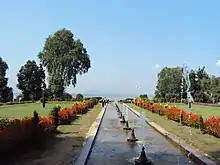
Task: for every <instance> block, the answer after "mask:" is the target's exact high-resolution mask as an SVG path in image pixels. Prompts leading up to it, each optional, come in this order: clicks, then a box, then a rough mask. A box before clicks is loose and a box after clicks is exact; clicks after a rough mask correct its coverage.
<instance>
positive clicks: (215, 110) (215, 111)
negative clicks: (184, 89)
mask: <svg viewBox="0 0 220 165" xmlns="http://www.w3.org/2000/svg"><path fill="white" fill-rule="evenodd" d="M169 104H170V105H176V106H177V107H179V108H181V109H184V110H185V111H188V105H186V104H181V103H176V104H174V103H169ZM191 111H192V112H194V113H196V114H198V115H202V117H203V118H208V117H210V116H220V107H211V106H204V105H196V104H193V105H192V108H191Z"/></svg>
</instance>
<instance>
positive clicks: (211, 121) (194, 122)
mask: <svg viewBox="0 0 220 165" xmlns="http://www.w3.org/2000/svg"><path fill="white" fill-rule="evenodd" d="M134 104H135V105H137V106H139V107H141V108H144V109H147V110H149V111H151V112H152V113H157V114H159V115H161V116H165V117H166V118H167V119H169V120H173V121H176V122H180V115H181V112H182V116H181V118H182V124H183V125H186V126H190V127H195V128H200V129H201V131H202V132H203V133H207V134H210V135H213V136H215V137H218V138H220V117H210V118H208V119H206V120H205V121H204V122H203V119H202V117H201V116H199V115H197V114H194V113H190V116H191V117H190V120H189V113H188V112H186V111H184V110H181V109H179V108H178V107H176V106H168V105H165V106H164V105H162V104H154V103H152V102H150V101H147V100H141V99H136V100H135V102H134Z"/></svg>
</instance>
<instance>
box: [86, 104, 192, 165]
mask: <svg viewBox="0 0 220 165" xmlns="http://www.w3.org/2000/svg"><path fill="white" fill-rule="evenodd" d="M118 106H119V108H120V110H121V111H122V110H123V105H122V104H118ZM122 112H123V111H122ZM126 113H127V116H129V126H130V127H131V128H134V129H135V135H136V138H138V139H139V140H140V141H138V142H137V143H134V144H133V143H128V142H127V137H128V136H130V132H131V131H125V130H123V126H124V124H122V123H120V119H118V118H117V112H116V109H115V105H114V104H109V105H108V106H107V110H106V112H105V115H104V118H103V121H102V123H101V126H100V129H99V131H98V135H97V137H96V139H95V142H94V145H93V148H92V151H91V153H90V155H89V158H88V161H87V163H86V164H87V165H134V159H136V158H137V157H138V156H139V154H140V151H141V147H142V145H144V146H145V148H146V149H145V151H146V156H147V158H148V159H150V160H152V161H153V163H154V164H155V165H177V164H178V156H179V160H180V165H188V164H191V165H194V164H195V163H193V162H191V163H189V161H188V158H187V156H185V155H184V154H183V153H181V152H180V150H179V148H177V147H175V146H173V145H172V144H171V143H170V142H169V141H167V140H166V139H165V138H164V137H163V136H162V135H161V134H159V133H158V132H156V131H155V130H154V129H153V128H151V127H150V126H149V125H148V124H147V123H146V122H145V116H144V115H143V114H142V115H141V117H140V118H138V117H137V116H136V115H135V114H134V113H133V112H131V111H130V110H128V111H126Z"/></svg>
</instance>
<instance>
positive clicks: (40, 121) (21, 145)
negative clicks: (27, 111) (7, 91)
mask: <svg viewBox="0 0 220 165" xmlns="http://www.w3.org/2000/svg"><path fill="white" fill-rule="evenodd" d="M97 103H98V101H97V100H95V99H91V100H88V101H86V102H79V103H78V104H75V105H72V106H71V107H66V108H61V106H60V105H57V106H55V107H54V108H53V110H57V111H58V110H59V112H58V119H59V121H58V123H59V124H69V123H70V122H71V121H73V120H74V119H75V118H76V115H77V114H79V113H81V112H82V111H84V110H86V111H85V112H87V109H88V108H92V107H93V106H94V105H95V104H97ZM53 110H52V111H53ZM53 125H54V122H53V119H52V118H51V117H50V116H48V117H41V116H39V115H38V113H37V112H36V111H34V112H33V116H31V117H26V118H23V119H14V120H8V119H1V120H0V157H1V161H2V158H4V157H5V156H6V157H7V158H8V155H9V156H13V155H16V154H18V153H19V154H20V152H21V151H26V149H27V148H28V149H29V148H30V147H41V146H42V145H43V144H44V143H45V142H46V140H47V135H48V134H49V133H51V131H52V130H51V128H53Z"/></svg>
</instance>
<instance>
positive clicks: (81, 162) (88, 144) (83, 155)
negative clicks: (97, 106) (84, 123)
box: [72, 105, 108, 165]
mask: <svg viewBox="0 0 220 165" xmlns="http://www.w3.org/2000/svg"><path fill="white" fill-rule="evenodd" d="M107 106H108V105H106V106H105V107H103V108H102V111H101V112H100V113H99V115H98V116H97V118H96V120H95V121H94V122H93V123H92V125H91V126H90V128H89V131H88V132H87V136H86V140H85V142H84V145H83V148H82V150H81V152H80V155H79V156H78V158H77V160H76V161H75V162H73V164H72V165H85V164H86V162H87V159H88V158H89V154H90V152H91V150H92V146H93V144H94V142H95V139H96V136H97V134H98V131H99V128H100V125H101V123H102V119H103V117H104V114H105V111H106V109H107Z"/></svg>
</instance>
